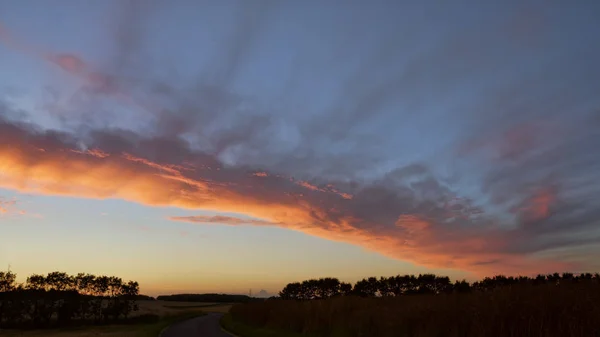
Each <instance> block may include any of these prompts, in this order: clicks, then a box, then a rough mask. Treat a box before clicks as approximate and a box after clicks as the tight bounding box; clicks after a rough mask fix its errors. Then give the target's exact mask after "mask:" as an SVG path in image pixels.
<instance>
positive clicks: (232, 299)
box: [156, 294, 264, 303]
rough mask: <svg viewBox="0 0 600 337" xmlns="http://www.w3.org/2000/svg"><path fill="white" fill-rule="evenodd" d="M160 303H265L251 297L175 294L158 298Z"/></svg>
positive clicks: (260, 299)
mask: <svg viewBox="0 0 600 337" xmlns="http://www.w3.org/2000/svg"><path fill="white" fill-rule="evenodd" d="M156 299H157V300H159V301H177V302H214V303H247V302H256V301H264V299H262V298H255V297H250V296H247V295H229V294H175V295H160V296H158V297H157V298H156Z"/></svg>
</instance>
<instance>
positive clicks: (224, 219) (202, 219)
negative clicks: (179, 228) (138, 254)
mask: <svg viewBox="0 0 600 337" xmlns="http://www.w3.org/2000/svg"><path fill="white" fill-rule="evenodd" d="M169 220H173V221H183V222H190V223H204V224H220V225H230V226H237V225H255V226H275V225H277V224H276V223H273V222H270V221H265V220H257V219H241V218H234V217H230V216H222V215H215V216H204V215H196V216H173V217H170V218H169Z"/></svg>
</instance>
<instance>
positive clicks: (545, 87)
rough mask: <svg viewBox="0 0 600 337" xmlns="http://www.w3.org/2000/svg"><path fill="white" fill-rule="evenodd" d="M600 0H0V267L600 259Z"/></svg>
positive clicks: (174, 284)
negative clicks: (598, 0)
mask: <svg viewBox="0 0 600 337" xmlns="http://www.w3.org/2000/svg"><path fill="white" fill-rule="evenodd" d="M598 18H600V3H599V2H597V1H592V0H590V1H584V0H580V1H520V0H509V1H496V2H495V4H492V2H491V1H475V0H473V1H384V0H382V1H368V2H367V1H363V0H344V1H321V0H307V1H262V0H253V1H242V0H239V1H233V0H218V1H217V0H215V1H195V0H189V1H184V0H181V1H179V0H168V1H167V0H164V1H159V0H156V1H152V0H148V1H143V0H140V1H125V0H110V1H109V0H103V1H81V0H27V1H24V0H0V270H3V269H4V268H6V267H8V265H9V264H10V265H11V269H12V270H13V271H14V272H16V273H17V274H19V276H20V280H21V281H23V280H24V278H25V277H26V276H27V275H29V274H32V273H47V272H50V271H55V270H60V271H66V272H69V273H73V274H75V273H78V272H89V273H94V274H109V275H117V276H120V277H122V278H124V279H132V280H136V281H139V282H140V284H141V292H142V293H145V294H150V295H157V294H169V293H180V292H227V293H247V292H248V290H249V289H252V290H253V291H254V292H258V291H259V290H261V289H264V290H267V291H268V292H269V293H271V294H274V293H276V292H278V291H279V290H280V289H281V288H282V287H283V286H284V285H285V284H286V283H288V282H292V281H300V280H303V279H307V278H313V277H324V276H334V277H338V278H340V279H342V280H344V281H352V282H354V281H356V280H358V279H362V278H363V277H367V276H390V275H396V274H413V273H414V274H418V273H437V274H443V275H448V276H450V277H451V278H453V279H456V278H461V279H462V278H467V279H469V280H473V279H476V278H479V277H483V276H487V275H493V274H500V273H502V274H511V275H517V274H521V275H535V274H537V273H547V272H555V271H558V272H563V271H571V272H597V271H600V259H599V257H600V183H599V180H600V64H599V62H598V60H600V43H599V41H600V40H599V36H600V20H599V19H598Z"/></svg>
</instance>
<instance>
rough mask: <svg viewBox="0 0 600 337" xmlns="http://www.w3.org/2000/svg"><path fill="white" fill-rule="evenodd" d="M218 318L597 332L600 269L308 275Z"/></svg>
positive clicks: (370, 331)
mask: <svg viewBox="0 0 600 337" xmlns="http://www.w3.org/2000/svg"><path fill="white" fill-rule="evenodd" d="M222 323H223V324H224V326H225V327H228V326H229V327H234V329H237V331H236V332H237V333H238V334H239V335H240V336H241V337H260V336H275V335H274V334H273V332H274V331H277V334H276V335H277V336H284V335H285V334H283V333H282V332H281V331H285V332H286V333H287V334H288V335H289V336H296V335H297V334H303V335H306V336H315V337H325V336H332V337H369V336H377V337H396V336H398V337H413V336H414V337H442V336H443V337H496V336H498V337H555V336H556V337H591V336H600V275H598V274H595V275H592V274H581V275H573V274H569V273H565V274H562V275H559V274H552V275H539V276H537V277H536V278H528V277H516V278H514V277H505V276H496V277H493V278H485V279H483V280H481V281H479V282H475V283H473V284H470V283H468V282H466V281H457V282H455V283H451V282H450V279H449V278H447V277H438V276H435V275H419V276H412V275H407V276H394V277H387V278H386V277H382V278H374V277H373V278H368V279H364V280H362V281H359V282H357V283H356V284H354V285H353V286H352V285H349V284H347V283H343V282H339V280H337V279H334V278H325V279H320V280H307V281H304V282H301V283H291V284H288V285H287V286H286V287H285V288H284V289H283V290H282V291H281V292H280V298H278V299H270V300H267V301H263V302H260V303H258V302H257V303H247V304H240V305H236V306H234V307H233V308H232V309H231V310H230V315H229V316H226V317H225V318H224V319H223V321H222Z"/></svg>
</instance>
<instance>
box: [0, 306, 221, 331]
mask: <svg viewBox="0 0 600 337" xmlns="http://www.w3.org/2000/svg"><path fill="white" fill-rule="evenodd" d="M137 303H138V305H139V307H140V310H139V311H137V312H135V315H147V314H154V315H158V316H160V317H161V318H162V320H161V321H160V322H158V323H153V324H139V325H137V324H136V325H111V326H87V327H81V328H76V329H66V330H32V331H13V330H7V331H1V332H0V336H1V337H19V336H22V337H42V336H43V337H146V336H152V337H155V336H157V335H158V332H160V330H162V328H164V327H165V326H168V325H170V323H171V322H172V321H173V320H177V319H180V318H184V317H189V316H193V315H196V314H197V315H200V314H202V313H204V312H220V313H226V312H228V311H229V309H230V308H231V305H230V304H218V303H198V302H171V301H137Z"/></svg>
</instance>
